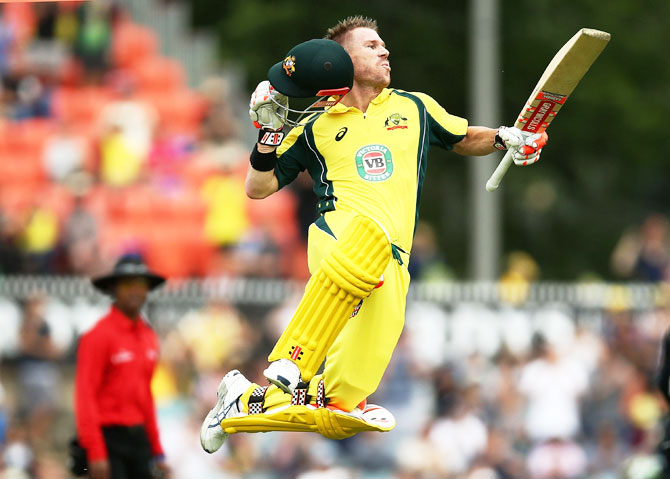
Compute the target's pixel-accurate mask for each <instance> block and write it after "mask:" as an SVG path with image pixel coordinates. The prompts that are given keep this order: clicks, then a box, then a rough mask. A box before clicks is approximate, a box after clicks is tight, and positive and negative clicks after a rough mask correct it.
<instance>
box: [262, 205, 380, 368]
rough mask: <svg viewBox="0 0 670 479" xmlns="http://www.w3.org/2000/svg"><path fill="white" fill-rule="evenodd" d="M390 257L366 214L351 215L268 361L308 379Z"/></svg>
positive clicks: (376, 226)
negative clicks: (292, 366) (285, 364)
mask: <svg viewBox="0 0 670 479" xmlns="http://www.w3.org/2000/svg"><path fill="white" fill-rule="evenodd" d="M391 254H392V253H391V244H390V243H389V239H388V237H387V236H386V233H385V232H384V230H383V229H382V228H381V227H380V226H379V225H378V224H377V223H376V222H374V221H373V220H371V219H370V218H368V217H366V216H355V217H354V218H353V219H352V220H351V222H350V223H349V224H348V225H347V227H346V228H345V229H344V231H343V232H342V235H341V237H340V238H339V239H338V241H337V244H336V245H335V247H334V248H333V250H332V251H331V252H330V254H329V255H328V256H326V257H325V258H324V259H323V260H322V261H321V264H320V267H319V269H318V270H317V271H316V272H315V273H314V275H312V277H311V278H310V280H309V282H308V283H307V286H306V288H305V294H304V296H303V297H302V300H301V301H300V304H299V305H298V309H297V310H296V312H295V314H294V315H293V318H292V319H291V322H290V323H289V325H288V326H287V327H286V329H285V330H284V333H283V334H282V336H281V337H280V338H279V340H278V341H277V344H276V345H275V347H274V349H273V350H272V353H270V356H269V357H268V360H269V361H276V360H277V359H282V358H285V359H290V360H291V361H293V362H294V363H296V364H297V365H298V367H299V368H300V372H301V375H302V380H303V381H309V380H311V379H312V377H313V376H314V374H316V371H317V369H318V368H319V366H320V365H321V363H322V362H323V359H324V358H325V357H326V353H327V352H328V349H330V347H331V346H332V344H333V342H334V341H335V338H337V335H338V334H340V332H341V331H342V328H344V325H345V324H346V323H347V321H348V320H349V318H350V317H351V314H352V313H353V311H354V308H355V307H356V305H358V303H359V302H360V301H361V300H362V299H364V298H367V297H368V296H369V295H370V293H371V292H372V290H373V289H374V288H375V286H377V284H378V283H379V278H380V276H381V275H382V273H383V272H384V269H386V265H387V264H388V262H389V259H390V258H391Z"/></svg>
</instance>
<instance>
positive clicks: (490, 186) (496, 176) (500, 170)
mask: <svg viewBox="0 0 670 479" xmlns="http://www.w3.org/2000/svg"><path fill="white" fill-rule="evenodd" d="M511 165H512V152H511V151H509V150H508V151H507V153H505V156H503V159H502V160H500V163H498V167H497V168H496V170H495V171H494V172H493V174H492V175H491V178H489V181H487V182H486V191H495V190H497V189H498V186H500V182H501V181H502V179H503V176H505V173H507V170H509V167H510V166H511Z"/></svg>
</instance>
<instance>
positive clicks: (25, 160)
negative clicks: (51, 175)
mask: <svg viewBox="0 0 670 479" xmlns="http://www.w3.org/2000/svg"><path fill="white" fill-rule="evenodd" d="M40 160H41V158H40V156H39V154H38V153H37V152H22V151H20V150H17V151H15V152H13V154H12V155H10V156H8V157H4V158H3V159H2V161H0V186H1V187H5V186H12V185H16V186H19V185H21V186H25V187H26V188H28V187H36V186H40V185H43V184H44V183H46V175H45V173H44V168H43V167H42V163H41V161H40Z"/></svg>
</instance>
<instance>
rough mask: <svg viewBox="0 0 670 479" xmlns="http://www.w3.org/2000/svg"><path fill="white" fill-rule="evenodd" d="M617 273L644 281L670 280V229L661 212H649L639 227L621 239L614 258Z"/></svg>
mask: <svg viewBox="0 0 670 479" xmlns="http://www.w3.org/2000/svg"><path fill="white" fill-rule="evenodd" d="M611 267H612V270H613V271H614V273H615V274H616V275H617V276H620V277H622V278H630V279H637V280H640V281H663V280H665V281H669V280H670V230H669V229H668V220H667V218H666V217H665V216H663V215H660V214H651V215H649V216H648V217H647V218H646V219H645V220H644V223H643V224H642V227H641V228H639V230H637V231H636V230H634V229H630V230H629V231H626V232H625V233H624V234H623V236H621V238H620V239H619V242H618V243H617V245H616V247H615V249H614V252H613V253H612V258H611Z"/></svg>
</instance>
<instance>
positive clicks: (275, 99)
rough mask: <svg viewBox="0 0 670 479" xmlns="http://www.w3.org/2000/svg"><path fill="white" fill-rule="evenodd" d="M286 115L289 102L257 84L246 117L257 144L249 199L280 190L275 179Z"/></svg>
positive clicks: (249, 178)
mask: <svg viewBox="0 0 670 479" xmlns="http://www.w3.org/2000/svg"><path fill="white" fill-rule="evenodd" d="M287 112H288V98H286V96H284V95H282V94H280V93H279V92H278V91H277V90H275V89H274V88H273V86H272V85H271V84H270V82H269V81H267V80H265V81H262V82H260V83H259V84H258V86H257V87H256V90H254V92H253V93H252V95H251V99H250V100H249V117H250V118H251V121H252V122H253V124H254V126H255V127H256V128H258V129H259V131H258V143H256V146H255V147H254V149H253V151H252V152H251V156H250V163H251V164H250V165H249V170H248V171H247V179H246V182H245V191H246V193H247V196H249V198H253V199H261V198H266V197H268V196H270V195H271V194H272V193H274V192H276V191H277V190H278V189H279V182H278V180H277V177H276V175H275V171H274V170H275V166H276V165H277V152H276V150H277V146H279V145H280V144H281V142H282V140H283V139H284V133H283V132H282V129H283V128H284V123H285V122H286V114H287Z"/></svg>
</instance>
